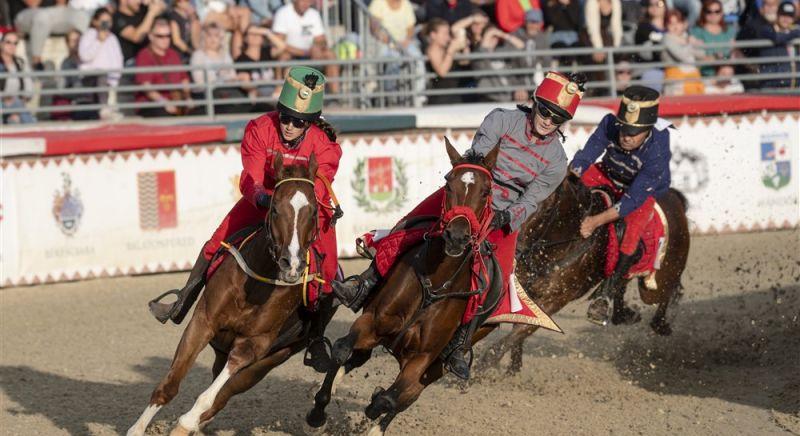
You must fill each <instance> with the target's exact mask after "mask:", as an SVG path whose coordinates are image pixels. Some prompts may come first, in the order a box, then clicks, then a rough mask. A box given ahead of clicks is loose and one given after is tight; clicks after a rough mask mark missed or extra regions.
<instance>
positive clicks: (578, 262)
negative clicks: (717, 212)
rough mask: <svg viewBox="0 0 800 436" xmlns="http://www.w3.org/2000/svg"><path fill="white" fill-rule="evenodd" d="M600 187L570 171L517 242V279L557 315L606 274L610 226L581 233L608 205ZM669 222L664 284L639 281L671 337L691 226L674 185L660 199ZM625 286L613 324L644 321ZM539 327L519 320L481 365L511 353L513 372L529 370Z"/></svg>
mask: <svg viewBox="0 0 800 436" xmlns="http://www.w3.org/2000/svg"><path fill="white" fill-rule="evenodd" d="M600 195H601V194H599V193H596V192H595V193H593V192H590V190H589V189H588V188H586V187H585V186H584V185H583V183H581V182H580V180H578V179H577V178H576V177H573V176H569V177H567V178H566V179H564V181H563V182H562V183H561V185H560V186H559V187H558V188H557V189H556V191H555V192H553V194H551V195H550V197H548V198H547V199H546V200H545V201H544V202H542V205H541V207H540V208H539V212H537V213H536V214H534V215H533V216H532V217H531V218H529V219H528V221H527V222H526V223H525V225H524V227H523V229H522V231H521V232H520V237H519V240H518V245H517V268H516V278H517V280H518V281H519V283H520V285H522V287H523V289H525V291H526V292H527V294H528V296H529V297H530V298H531V299H532V300H533V301H535V302H536V303H537V304H539V305H540V306H541V308H542V310H544V312H545V313H547V314H550V315H552V314H554V313H556V312H558V311H559V310H561V309H562V308H563V307H564V306H566V305H567V303H569V302H571V301H575V300H577V299H579V298H581V297H583V296H584V295H585V294H586V293H588V292H589V291H590V290H591V289H592V288H593V287H594V286H595V285H597V284H598V283H600V282H601V281H602V280H603V279H604V268H605V262H606V250H607V247H608V245H607V244H608V231H607V226H601V227H600V228H598V229H597V230H595V233H594V234H593V235H592V236H590V237H589V238H588V239H583V238H581V237H580V236H579V229H580V224H581V220H582V219H583V218H584V217H585V216H587V215H589V214H596V213H598V212H600V211H602V210H603V209H605V208H606V206H605V203H604V202H603V201H602V199H601V198H600ZM658 204H659V205H660V206H661V208H662V210H663V211H664V214H665V215H666V217H667V225H668V228H669V234H668V241H667V252H666V256H665V258H664V260H663V261H662V262H661V267H660V269H659V270H658V271H657V272H656V274H655V279H656V284H657V289H655V290H651V289H648V288H647V287H646V286H645V284H644V279H642V278H640V279H639V281H638V282H639V283H638V284H639V295H640V296H641V298H642V301H643V302H644V303H646V304H657V305H658V309H657V310H656V313H655V315H654V316H653V319H652V321H651V322H650V327H651V328H652V329H653V331H655V332H656V333H657V334H659V335H669V334H671V333H672V328H671V327H670V324H669V322H668V321H667V308H668V307H669V306H670V303H672V302H673V301H676V300H678V299H679V298H680V295H681V288H682V287H681V275H682V274H683V270H684V268H685V267H686V259H687V258H688V256H689V225H688V222H687V219H686V208H687V204H686V198H685V197H684V196H683V194H681V193H680V192H679V191H677V190H674V189H671V190H670V191H669V192H668V193H667V194H666V195H664V196H663V197H662V198H659V199H658ZM628 283H629V280H628V281H624V284H623V285H622V286H623V288H622V289H618V290H617V292H616V293H615V298H614V308H613V316H612V319H611V321H612V323H613V324H632V323H635V322H638V321H639V319H640V317H639V314H638V313H636V312H634V311H633V310H632V309H630V308H629V307H627V306H626V305H625V302H624V300H623V296H624V287H625V286H627V285H628ZM537 328H538V327H537V326H530V325H522V324H517V325H515V326H514V328H513V330H512V331H511V333H509V334H508V335H506V336H505V337H503V338H502V339H500V340H499V341H497V342H496V343H494V344H493V345H492V346H491V347H490V348H489V349H488V350H487V351H486V352H484V354H483V355H482V356H481V359H480V360H479V362H478V365H477V367H476V369H477V370H478V371H480V370H483V369H486V368H487V367H489V366H497V365H499V363H500V359H502V357H503V355H505V354H506V353H507V352H509V351H510V352H511V365H510V367H509V368H508V371H509V373H515V372H518V371H519V370H520V369H521V368H522V344H523V342H524V341H525V338H527V337H528V336H530V335H531V334H533V332H535V331H536V330H537Z"/></svg>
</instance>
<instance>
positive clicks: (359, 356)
mask: <svg viewBox="0 0 800 436" xmlns="http://www.w3.org/2000/svg"><path fill="white" fill-rule="evenodd" d="M371 356H372V350H355V351H353V353H352V355H351V356H350V358H349V359H347V362H345V363H344V365H343V366H339V365H335V366H334V367H332V368H330V369H329V370H328V372H327V373H326V374H325V380H323V382H322V385H321V386H320V388H319V390H318V391H317V393H316V395H314V408H313V409H311V410H310V411H309V412H308V414H306V425H307V426H309V427H310V430H311V431H312V432H318V431H320V430H321V428H322V427H323V426H324V425H325V423H326V421H327V420H328V416H327V415H326V414H325V408H327V407H328V404H330V402H331V398H333V396H334V395H336V387H337V386H338V384H339V383H340V382H341V381H342V378H343V377H344V375H345V374H347V373H349V372H350V371H352V370H354V369H355V368H358V367H360V366H361V365H363V364H365V363H366V362H367V361H368V360H369V358H370V357H371Z"/></svg>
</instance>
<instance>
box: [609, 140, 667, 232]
mask: <svg viewBox="0 0 800 436" xmlns="http://www.w3.org/2000/svg"><path fill="white" fill-rule="evenodd" d="M671 156H672V153H670V151H669V147H666V149H665V150H663V151H660V152H658V153H657V154H655V155H654V157H653V158H651V159H648V160H647V161H645V163H644V166H642V169H641V170H639V174H637V175H636V178H635V179H633V183H631V186H630V187H629V188H628V190H627V191H625V193H624V194H623V195H622V198H621V199H620V200H619V201H618V202H617V203H616V204H614V205H613V206H612V207H613V208H614V209H616V210H617V212H619V216H620V217H621V218H625V217H626V216H627V215H628V214H629V213H631V212H633V211H634V210H636V209H638V208H639V206H641V205H642V204H644V202H645V200H647V197H650V196H653V195H655V193H656V192H657V191H658V188H659V187H661V186H669V183H670V172H669V160H670V157H671Z"/></svg>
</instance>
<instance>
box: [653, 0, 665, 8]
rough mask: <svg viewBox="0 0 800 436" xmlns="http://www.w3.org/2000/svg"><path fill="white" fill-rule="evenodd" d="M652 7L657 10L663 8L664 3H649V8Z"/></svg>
mask: <svg viewBox="0 0 800 436" xmlns="http://www.w3.org/2000/svg"><path fill="white" fill-rule="evenodd" d="M653 6H658V7H659V8H663V7H664V2H663V1H657V2H654V3H650V7H653Z"/></svg>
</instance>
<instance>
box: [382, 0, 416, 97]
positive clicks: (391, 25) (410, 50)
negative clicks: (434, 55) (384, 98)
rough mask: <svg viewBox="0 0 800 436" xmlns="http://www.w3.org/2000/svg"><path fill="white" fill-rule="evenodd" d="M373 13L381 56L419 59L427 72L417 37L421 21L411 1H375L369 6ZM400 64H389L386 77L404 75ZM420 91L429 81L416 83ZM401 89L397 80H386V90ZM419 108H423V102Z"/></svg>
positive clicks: (386, 68)
mask: <svg viewBox="0 0 800 436" xmlns="http://www.w3.org/2000/svg"><path fill="white" fill-rule="evenodd" d="M369 12H370V14H371V15H372V17H373V18H374V19H373V20H371V21H370V30H371V31H372V34H373V35H375V37H376V38H377V39H378V41H380V42H381V47H380V49H379V50H380V52H379V56H380V57H389V58H396V57H400V56H401V55H407V56H412V57H414V58H416V59H418V60H417V62H416V63H417V67H418V69H419V71H422V70H424V68H425V63H424V61H423V60H422V50H421V49H420V47H419V43H418V40H417V38H416V37H415V36H414V26H415V25H416V24H417V18H416V16H415V15H414V7H413V6H411V2H410V1H409V0H373V1H372V2H371V3H370V5H369ZM401 67H402V64H401V63H400V62H390V63H387V64H386V67H385V69H384V71H383V73H384V75H387V76H396V75H398V74H400V73H401ZM413 86H414V89H415V90H416V91H424V90H425V79H424V78H421V79H420V80H417V81H415V83H414V85H413ZM397 88H398V81H397V80H385V81H384V88H383V89H384V90H386V91H395V90H397ZM419 105H420V106H421V105H422V101H421V99H420V101H419Z"/></svg>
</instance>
